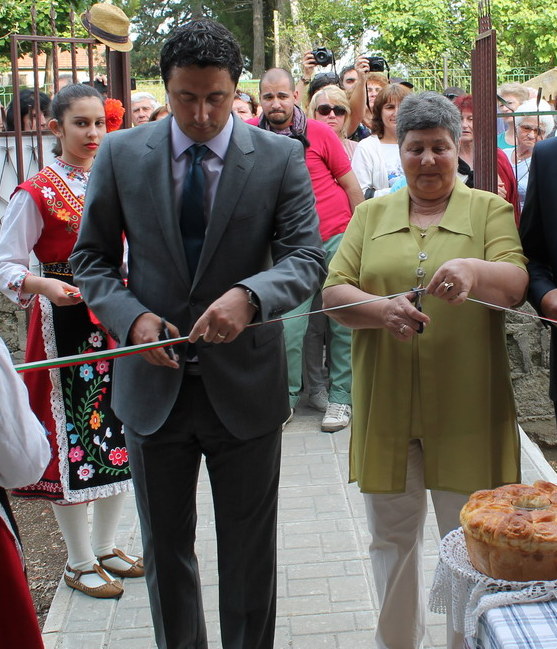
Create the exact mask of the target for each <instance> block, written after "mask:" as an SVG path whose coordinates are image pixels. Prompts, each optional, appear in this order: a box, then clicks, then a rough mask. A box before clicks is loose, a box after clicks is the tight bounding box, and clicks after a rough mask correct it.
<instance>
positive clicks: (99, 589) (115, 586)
mask: <svg viewBox="0 0 557 649" xmlns="http://www.w3.org/2000/svg"><path fill="white" fill-rule="evenodd" d="M68 572H71V573H73V577H72V576H70V575H68ZM94 573H96V574H97V575H99V577H100V578H101V579H103V580H104V581H105V582H106V583H105V584H103V585H102V586H95V587H91V586H86V585H85V584H84V583H83V582H81V581H79V579H80V578H81V576H82V575H92V574H94ZM64 581H65V582H66V584H67V585H68V586H69V587H70V588H75V590H79V591H81V592H82V593H85V595H89V597H98V598H100V599H110V598H116V599H117V598H118V597H121V596H122V593H123V592H124V587H123V586H122V584H121V583H120V582H119V581H117V580H116V579H112V578H111V577H110V576H109V575H107V574H106V572H105V571H104V570H103V569H102V568H101V566H99V565H98V564H96V563H95V564H94V565H93V569H92V570H74V569H73V568H70V566H66V570H65V571H64Z"/></svg>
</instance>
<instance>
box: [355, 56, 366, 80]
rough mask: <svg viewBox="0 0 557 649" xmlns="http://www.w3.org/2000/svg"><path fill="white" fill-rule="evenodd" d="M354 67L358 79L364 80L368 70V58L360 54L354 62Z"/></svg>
mask: <svg viewBox="0 0 557 649" xmlns="http://www.w3.org/2000/svg"><path fill="white" fill-rule="evenodd" d="M354 68H355V69H356V72H357V74H358V78H359V80H364V81H365V79H366V75H367V73H368V72H369V60H368V57H367V56H364V55H363V54H362V55H360V56H359V57H358V58H357V59H356V61H355V62H354Z"/></svg>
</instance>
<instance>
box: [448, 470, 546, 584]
mask: <svg viewBox="0 0 557 649" xmlns="http://www.w3.org/2000/svg"><path fill="white" fill-rule="evenodd" d="M460 524H461V525H462V529H463V530H464V537H465V539H466V547H467V549H468V555H469V557H470V562H471V563H472V565H473V566H474V568H476V570H479V571H480V572H483V573H484V574H486V575H488V576H489V577H493V578H494V579H505V580H507V581H533V580H536V581H537V580H544V581H545V580H554V579H557V485H554V484H552V483H551V482H542V481H538V482H536V483H534V485H533V486H529V485H523V484H511V485H505V486H503V487H498V488H497V489H491V490H483V491H476V492H475V493H473V494H472V495H471V496H470V498H469V500H468V502H467V503H466V505H464V507H463V508H462V510H461V512H460Z"/></svg>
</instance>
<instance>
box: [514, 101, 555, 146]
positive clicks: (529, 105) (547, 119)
mask: <svg viewBox="0 0 557 649" xmlns="http://www.w3.org/2000/svg"><path fill="white" fill-rule="evenodd" d="M546 110H553V109H552V108H551V106H550V105H549V104H548V103H547V101H545V99H540V103H539V106H538V102H537V101H536V100H535V99H529V100H528V101H525V102H524V103H523V104H520V106H519V107H518V108H517V109H516V112H517V113H534V114H533V115H517V116H516V118H515V119H516V125H517V126H520V124H521V123H522V121H523V120H525V119H526V118H527V117H537V115H536V113H537V112H538V111H540V112H544V111H546ZM539 120H540V128H542V129H543V138H542V139H545V138H546V137H547V136H548V135H549V134H550V133H551V131H552V130H553V129H554V128H555V121H554V120H553V115H540V116H539Z"/></svg>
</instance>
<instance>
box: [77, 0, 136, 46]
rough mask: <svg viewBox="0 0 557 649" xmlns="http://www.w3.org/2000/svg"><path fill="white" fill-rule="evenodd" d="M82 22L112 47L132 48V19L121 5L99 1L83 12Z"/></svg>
mask: <svg viewBox="0 0 557 649" xmlns="http://www.w3.org/2000/svg"><path fill="white" fill-rule="evenodd" d="M81 22H82V23H83V26H84V27H85V29H86V30H87V31H88V32H89V33H90V34H91V35H92V36H94V37H95V38H96V39H97V40H98V41H100V42H101V43H104V44H105V45H108V47H110V48H111V49H113V50H117V51H118V52H129V51H130V50H131V49H132V47H133V43H132V42H131V41H130V37H129V29H130V21H129V19H128V17H127V16H126V14H125V13H124V12H123V11H122V10H121V9H120V8H119V7H115V6H114V5H109V4H106V3H105V2H98V3H97V4H94V5H93V6H92V7H91V9H89V11H86V12H85V13H83V14H81Z"/></svg>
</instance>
